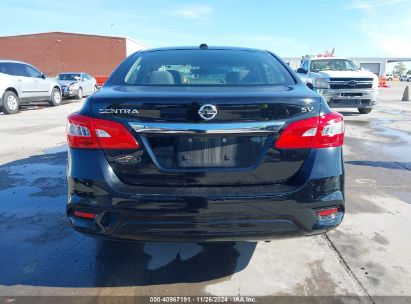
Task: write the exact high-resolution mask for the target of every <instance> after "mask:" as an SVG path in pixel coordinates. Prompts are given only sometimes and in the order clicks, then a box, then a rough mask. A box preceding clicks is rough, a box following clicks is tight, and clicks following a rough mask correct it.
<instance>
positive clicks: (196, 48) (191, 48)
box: [139, 46, 267, 53]
mask: <svg viewBox="0 0 411 304" xmlns="http://www.w3.org/2000/svg"><path fill="white" fill-rule="evenodd" d="M178 50H232V51H234V50H236V51H249V52H262V53H266V52H267V51H265V50H261V49H253V48H246V47H235V46H207V47H205V48H201V47H200V46H174V47H161V48H153V49H145V50H141V51H139V53H146V52H158V51H178Z"/></svg>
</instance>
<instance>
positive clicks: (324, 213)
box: [317, 207, 340, 219]
mask: <svg viewBox="0 0 411 304" xmlns="http://www.w3.org/2000/svg"><path fill="white" fill-rule="evenodd" d="M339 211H340V210H339V209H338V207H333V208H327V209H321V210H317V217H318V218H319V219H324V218H335V216H336V215H337V214H338V212H339Z"/></svg>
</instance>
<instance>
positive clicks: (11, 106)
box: [0, 91, 20, 114]
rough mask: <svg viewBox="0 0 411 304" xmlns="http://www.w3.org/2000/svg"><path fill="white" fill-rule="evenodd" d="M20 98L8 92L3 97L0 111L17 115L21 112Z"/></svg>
mask: <svg viewBox="0 0 411 304" xmlns="http://www.w3.org/2000/svg"><path fill="white" fill-rule="evenodd" d="M19 106H20V102H19V98H18V97H17V95H16V94H15V93H14V92H12V91H6V92H5V93H4V95H3V103H2V106H1V107H0V110H1V111H2V112H3V113H5V114H16V113H17V112H18V111H19Z"/></svg>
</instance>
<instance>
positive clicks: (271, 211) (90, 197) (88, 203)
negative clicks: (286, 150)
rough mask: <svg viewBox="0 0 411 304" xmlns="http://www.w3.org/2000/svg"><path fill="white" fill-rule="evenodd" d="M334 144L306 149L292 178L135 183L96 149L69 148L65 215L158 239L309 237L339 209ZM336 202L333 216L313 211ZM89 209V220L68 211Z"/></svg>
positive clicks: (84, 226)
mask: <svg viewBox="0 0 411 304" xmlns="http://www.w3.org/2000/svg"><path fill="white" fill-rule="evenodd" d="M341 155H342V150H341V148H328V149H313V150H311V151H310V153H309V155H308V157H307V159H306V161H305V162H304V165H303V167H302V168H301V170H300V172H299V173H298V176H295V179H294V182H293V184H290V185H270V186H241V187H238V186H237V187H227V186H225V187H138V186H131V185H127V184H124V183H122V182H121V181H120V180H119V179H118V178H117V177H116V176H115V174H114V173H113V171H112V170H111V168H110V166H109V164H108V162H107V160H106V158H105V156H104V153H103V152H102V151H92V150H78V149H70V151H69V165H68V185H69V193H68V194H69V195H68V204H67V215H68V217H69V219H70V222H71V224H72V225H73V227H74V228H75V229H76V230H78V231H79V232H82V233H85V234H88V235H91V236H97V237H107V238H112V239H124V240H156V241H157V240H158V241H228V240H267V239H275V238H282V237H293V236H302V235H312V234H318V233H323V232H326V231H328V230H329V229H332V228H334V227H336V226H337V225H338V224H339V223H340V222H341V220H342V218H343V215H344V179H343V176H344V173H343V167H342V156H341ZM327 207H338V208H339V211H340V212H339V213H338V214H337V216H335V217H334V218H329V219H325V220H324V219H318V218H317V215H316V210H318V209H323V208H327ZM75 210H78V211H83V212H90V213H95V214H97V216H96V217H95V219H82V218H79V217H76V216H74V214H73V213H74V211H75Z"/></svg>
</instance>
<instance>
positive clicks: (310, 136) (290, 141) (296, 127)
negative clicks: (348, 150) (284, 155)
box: [275, 112, 344, 149]
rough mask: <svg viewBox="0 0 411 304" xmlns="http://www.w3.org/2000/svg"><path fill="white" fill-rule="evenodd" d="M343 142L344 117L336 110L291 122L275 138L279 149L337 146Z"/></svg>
mask: <svg viewBox="0 0 411 304" xmlns="http://www.w3.org/2000/svg"><path fill="white" fill-rule="evenodd" d="M343 143H344V119H343V116H342V115H341V114H339V113H337V112H332V113H329V114H325V115H320V116H317V117H312V118H307V119H303V120H299V121H296V122H293V123H291V124H290V125H289V126H288V127H287V128H286V129H285V130H284V131H283V132H282V133H281V135H280V137H279V138H278V139H277V141H276V143H275V146H276V148H279V149H293V148H327V147H339V146H342V145H343Z"/></svg>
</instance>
